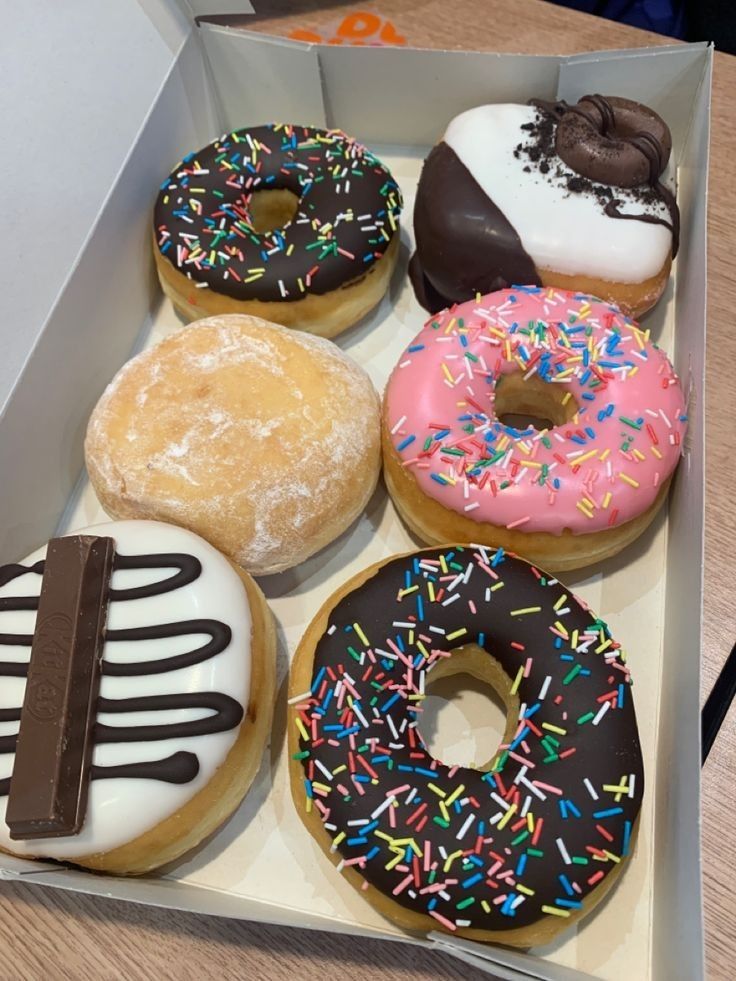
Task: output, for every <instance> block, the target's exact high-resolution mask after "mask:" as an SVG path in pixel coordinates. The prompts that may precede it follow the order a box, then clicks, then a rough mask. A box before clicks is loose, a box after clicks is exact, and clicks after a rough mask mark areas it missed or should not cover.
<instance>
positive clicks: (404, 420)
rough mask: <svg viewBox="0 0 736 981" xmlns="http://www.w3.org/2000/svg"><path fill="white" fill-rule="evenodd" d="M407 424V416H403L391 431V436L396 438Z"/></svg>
mask: <svg viewBox="0 0 736 981" xmlns="http://www.w3.org/2000/svg"><path fill="white" fill-rule="evenodd" d="M405 422H406V416H402V417H401V418H400V419H399V421H398V422H397V423H396V425H395V426H394V428H393V429H392V430H391V435H392V436H395V435H396V433H397V432H398V431H399V430H400V429H401V427H402V426H403V425H404V423H405Z"/></svg>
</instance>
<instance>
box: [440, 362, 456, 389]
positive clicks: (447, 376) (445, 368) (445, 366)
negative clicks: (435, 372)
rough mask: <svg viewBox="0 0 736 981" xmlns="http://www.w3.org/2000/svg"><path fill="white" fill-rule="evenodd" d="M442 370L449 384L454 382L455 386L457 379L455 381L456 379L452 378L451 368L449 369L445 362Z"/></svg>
mask: <svg viewBox="0 0 736 981" xmlns="http://www.w3.org/2000/svg"><path fill="white" fill-rule="evenodd" d="M442 370H443V372H444V373H445V378H446V379H447V380H448V381H449V382H452V383H453V385H454V384H455V379H454V378H453V377H452V374H451V372H450V369H449V368H448V367H447V365H446V364H445V362H444V361H443V362H442Z"/></svg>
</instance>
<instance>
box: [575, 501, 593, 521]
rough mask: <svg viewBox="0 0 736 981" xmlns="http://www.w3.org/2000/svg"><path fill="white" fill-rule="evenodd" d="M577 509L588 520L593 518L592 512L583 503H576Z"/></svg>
mask: <svg viewBox="0 0 736 981" xmlns="http://www.w3.org/2000/svg"><path fill="white" fill-rule="evenodd" d="M575 507H576V508H577V509H578V511H582V512H583V514H584V515H585V517H586V518H592V517H593V512H592V511H591V510H590V508H589V507H587V506H586V505H585V504H583V502H582V501H576V502H575Z"/></svg>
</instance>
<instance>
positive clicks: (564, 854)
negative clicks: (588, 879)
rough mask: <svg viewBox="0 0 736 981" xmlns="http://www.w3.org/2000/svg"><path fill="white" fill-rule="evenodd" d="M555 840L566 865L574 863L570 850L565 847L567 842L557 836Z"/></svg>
mask: <svg viewBox="0 0 736 981" xmlns="http://www.w3.org/2000/svg"><path fill="white" fill-rule="evenodd" d="M555 841H556V843H557V847H558V848H559V850H560V855H562V859H563V861H564V863H565V865H572V859H571V858H570V855H569V852H568V850H567V849H566V848H565V842H564V841H563V840H562V838H555Z"/></svg>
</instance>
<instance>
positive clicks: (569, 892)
mask: <svg viewBox="0 0 736 981" xmlns="http://www.w3.org/2000/svg"><path fill="white" fill-rule="evenodd" d="M557 878H558V879H559V880H560V882H561V883H562V888H563V889H564V890H565V892H566V893H567V895H568V896H574V895H575V890H574V889H573V887H572V886H571V885H570V880H569V879H568V878H567V876H566V875H563V874H562V873H560V875H558V876H557Z"/></svg>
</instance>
